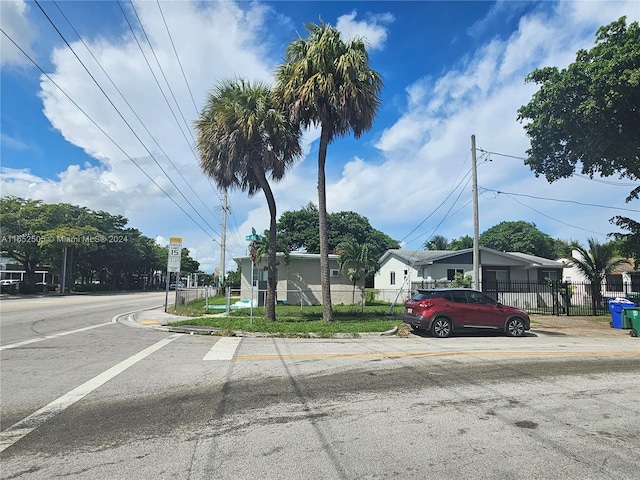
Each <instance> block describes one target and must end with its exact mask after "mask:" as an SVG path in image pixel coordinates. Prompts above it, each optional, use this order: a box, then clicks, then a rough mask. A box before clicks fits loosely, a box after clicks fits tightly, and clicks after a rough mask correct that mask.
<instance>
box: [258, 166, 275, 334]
mask: <svg viewBox="0 0 640 480" xmlns="http://www.w3.org/2000/svg"><path fill="white" fill-rule="evenodd" d="M256 176H257V177H258V183H260V187H262V191H263V192H264V196H265V198H266V199H267V205H268V206H269V215H270V217H271V218H270V220H269V243H268V244H269V255H268V260H267V295H266V299H265V305H264V309H265V315H266V317H267V320H271V321H272V322H275V321H276V286H277V285H276V214H277V211H276V201H275V199H274V197H273V192H272V191H271V187H270V186H269V182H268V181H267V177H266V176H265V173H264V171H259V172H257V175H256Z"/></svg>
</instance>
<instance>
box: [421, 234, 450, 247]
mask: <svg viewBox="0 0 640 480" xmlns="http://www.w3.org/2000/svg"><path fill="white" fill-rule="evenodd" d="M423 248H424V250H448V249H449V240H447V238H446V237H443V236H442V235H434V236H433V237H431V238H430V239H429V240H427V241H426V242H424V245H423Z"/></svg>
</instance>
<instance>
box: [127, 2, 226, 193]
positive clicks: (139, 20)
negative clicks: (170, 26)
mask: <svg viewBox="0 0 640 480" xmlns="http://www.w3.org/2000/svg"><path fill="white" fill-rule="evenodd" d="M129 2H130V3H131V8H132V10H133V12H134V14H135V16H136V19H137V20H138V24H139V25H140V29H141V30H142V33H143V34H144V36H145V38H146V39H147V43H148V45H149V49H150V50H151V52H152V53H153V57H154V58H155V60H156V64H157V65H158V69H159V70H160V73H162V76H163V78H164V81H165V83H166V84H167V87H168V88H169V92H170V93H171V96H172V97H173V101H174V102H175V104H176V106H177V107H178V111H179V112H180V116H181V117H182V121H183V122H184V124H185V126H186V127H187V131H188V132H189V135H190V136H191V140H192V141H191V142H190V141H189V139H188V138H187V136H186V135H185V133H184V130H183V126H182V124H181V123H180V121H179V120H178V117H177V116H176V114H175V112H174V110H173V107H172V106H171V103H170V102H169V99H168V98H167V96H166V94H165V93H164V90H163V89H162V87H161V86H160V82H159V80H158V77H157V76H156V74H155V72H154V71H153V68H152V67H151V64H150V63H149V60H148V58H147V56H146V54H145V53H144V49H143V48H142V45H141V44H140V41H139V40H138V36H137V35H136V33H135V30H134V29H133V26H132V25H131V22H130V21H129V18H128V17H127V14H126V12H125V11H124V8H123V7H122V4H121V2H120V0H118V6H119V7H120V11H121V12H122V15H123V16H124V18H125V21H126V22H127V25H128V26H129V30H131V34H132V35H133V38H134V39H135V41H136V44H137V45H138V48H139V49H140V52H141V53H142V56H143V57H144V59H145V62H146V64H147V67H148V68H149V71H150V72H151V75H152V76H153V78H154V80H155V82H156V85H157V86H158V89H160V93H161V94H162V97H163V98H164V101H165V103H166V104H167V106H168V107H169V110H170V111H171V114H172V115H173V119H174V120H175V121H176V124H177V125H178V129H179V130H180V133H182V136H183V138H184V140H185V142H186V143H187V145H189V149H190V150H191V153H192V154H193V157H194V158H195V160H196V162H198V155H197V154H196V152H195V150H194V149H193V144H194V143H195V138H194V137H193V132H192V131H191V129H190V128H189V126H188V124H187V121H186V119H185V118H184V115H183V113H182V110H181V109H180V105H179V104H178V101H177V99H176V97H175V95H174V94H173V89H172V88H171V86H170V85H169V81H168V80H167V77H166V75H165V74H164V70H163V69H162V65H161V64H160V61H159V60H158V57H157V55H156V53H155V50H154V48H153V44H152V43H151V39H150V38H149V36H148V35H147V32H146V30H145V28H144V26H143V25H142V20H141V19H140V17H139V15H138V12H137V10H136V8H135V6H134V5H133V2H132V1H131V0H129ZM205 176H206V177H207V179H208V180H209V185H210V186H211V188H212V189H213V192H214V194H215V195H216V196H217V197H218V200H220V203H222V198H221V197H220V193H219V192H218V191H217V190H216V189H215V188H214V186H213V184H212V183H211V181H210V179H209V177H208V175H205Z"/></svg>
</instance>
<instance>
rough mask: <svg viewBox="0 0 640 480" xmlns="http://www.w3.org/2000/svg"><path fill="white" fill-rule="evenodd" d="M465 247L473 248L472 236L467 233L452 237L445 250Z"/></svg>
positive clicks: (463, 248)
mask: <svg viewBox="0 0 640 480" xmlns="http://www.w3.org/2000/svg"><path fill="white" fill-rule="evenodd" d="M467 248H473V238H471V237H470V236H469V235H464V236H462V237H460V238H454V239H453V240H451V241H449V245H447V250H465V249H467Z"/></svg>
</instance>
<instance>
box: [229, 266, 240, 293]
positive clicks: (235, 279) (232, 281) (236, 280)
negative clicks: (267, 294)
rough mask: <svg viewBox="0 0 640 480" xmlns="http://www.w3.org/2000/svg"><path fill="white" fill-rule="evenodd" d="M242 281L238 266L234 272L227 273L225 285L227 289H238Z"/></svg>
mask: <svg viewBox="0 0 640 480" xmlns="http://www.w3.org/2000/svg"><path fill="white" fill-rule="evenodd" d="M241 281H242V267H240V265H238V269H237V270H236V271H235V272H234V271H228V272H227V282H226V284H227V285H228V286H229V287H233V288H240V283H241Z"/></svg>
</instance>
